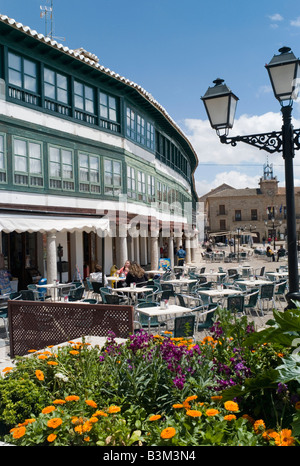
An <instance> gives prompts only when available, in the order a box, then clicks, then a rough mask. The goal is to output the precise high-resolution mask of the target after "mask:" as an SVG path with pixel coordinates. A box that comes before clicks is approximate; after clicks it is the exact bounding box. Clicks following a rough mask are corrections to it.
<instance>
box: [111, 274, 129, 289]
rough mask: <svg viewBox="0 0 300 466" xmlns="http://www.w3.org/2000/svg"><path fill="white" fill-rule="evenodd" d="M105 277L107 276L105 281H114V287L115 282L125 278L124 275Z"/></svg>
mask: <svg viewBox="0 0 300 466" xmlns="http://www.w3.org/2000/svg"><path fill="white" fill-rule="evenodd" d="M106 278H107V281H109V282H115V283H114V287H116V282H121V281H123V282H124V281H125V280H126V277H125V276H124V277H120V276H118V277H114V276H109V277H106Z"/></svg>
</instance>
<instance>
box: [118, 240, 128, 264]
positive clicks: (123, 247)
mask: <svg viewBox="0 0 300 466" xmlns="http://www.w3.org/2000/svg"><path fill="white" fill-rule="evenodd" d="M119 254H120V257H119V264H120V267H123V265H124V264H125V262H126V261H127V259H128V251H127V236H119Z"/></svg>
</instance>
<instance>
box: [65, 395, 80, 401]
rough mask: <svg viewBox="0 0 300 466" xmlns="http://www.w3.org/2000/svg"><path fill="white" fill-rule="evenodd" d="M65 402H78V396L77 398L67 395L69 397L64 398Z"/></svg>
mask: <svg viewBox="0 0 300 466" xmlns="http://www.w3.org/2000/svg"><path fill="white" fill-rule="evenodd" d="M65 400H66V401H78V400H79V396H77V395H69V396H66V398H65Z"/></svg>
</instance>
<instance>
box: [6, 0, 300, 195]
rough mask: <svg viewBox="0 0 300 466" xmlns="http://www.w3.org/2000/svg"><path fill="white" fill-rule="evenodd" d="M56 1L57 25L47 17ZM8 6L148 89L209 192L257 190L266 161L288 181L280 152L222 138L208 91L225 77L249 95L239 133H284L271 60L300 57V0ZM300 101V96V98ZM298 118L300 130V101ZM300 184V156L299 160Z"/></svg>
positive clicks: (71, 0)
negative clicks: (208, 107)
mask: <svg viewBox="0 0 300 466" xmlns="http://www.w3.org/2000/svg"><path fill="white" fill-rule="evenodd" d="M51 3H52V7H53V18H52V24H51V22H50V19H49V17H48V21H47V22H46V21H45V16H44V17H41V13H43V12H44V11H45V7H46V8H48V9H49V7H51ZM0 13H1V14H3V15H7V16H9V17H11V18H13V19H15V20H16V21H18V22H20V23H22V24H23V25H26V26H29V27H30V28H31V29H34V30H36V31H38V32H39V33H42V34H44V35H47V34H50V33H51V32H52V36H53V39H54V40H56V41H57V42H59V43H62V44H64V45H65V46H67V47H69V48H70V49H76V48H79V47H83V48H84V49H86V50H87V51H89V52H91V53H93V54H95V55H96V56H97V57H98V58H99V62H100V64H101V65H103V66H105V67H107V68H109V69H110V70H112V71H114V72H116V73H119V74H120V75H121V76H124V77H125V78H127V79H130V80H132V81H133V82H135V83H137V84H139V85H140V86H142V87H143V88H144V89H145V90H146V91H147V92H149V93H151V94H152V96H153V97H154V98H155V99H156V100H157V101H158V102H159V103H160V104H161V105H162V106H163V107H164V108H165V110H166V111H167V113H168V114H169V115H170V117H171V118H172V119H173V120H174V121H175V122H176V124H177V125H178V126H179V127H180V128H181V129H182V130H183V132H184V133H185V134H186V136H187V137H188V138H189V140H190V142H191V144H192V146H193V147H194V149H195V151H196V153H197V156H198V162H199V163H198V167H197V169H196V172H195V175H194V176H195V185H196V190H197V193H198V195H199V196H202V195H203V194H206V193H207V192H209V191H210V190H211V189H214V188H216V187H218V186H219V185H221V184H222V183H227V184H229V185H230V186H232V187H234V188H246V187H249V188H252V187H257V186H258V182H259V178H260V177H261V176H262V175H263V166H264V164H266V163H269V164H272V165H273V173H274V175H275V176H276V177H277V179H278V181H279V186H284V164H283V159H282V156H281V155H280V154H277V155H269V156H268V155H267V152H264V151H261V150H259V149H257V148H255V147H251V146H248V145H247V144H244V143H239V144H238V145H237V146H236V147H234V148H233V147H230V146H227V145H223V144H221V143H220V141H219V138H218V137H217V136H216V134H215V131H214V130H213V129H212V128H211V127H210V125H209V123H208V119H207V115H206V113H205V109H204V105H203V102H202V101H201V97H202V96H203V95H204V94H205V92H206V90H207V88H208V87H209V86H212V85H213V81H214V79H216V78H222V79H224V81H225V83H226V84H227V86H228V87H229V88H230V89H231V90H232V91H233V92H234V93H235V94H236V95H237V96H238V97H239V101H238V105H237V111H236V118H235V123H234V127H233V129H232V130H231V132H230V134H229V135H230V136H235V135H242V134H256V133H264V132H267V131H280V129H281V125H282V118H281V112H280V104H279V102H278V101H277V100H276V99H275V97H274V94H273V92H272V90H271V85H270V80H269V78H268V74H267V71H266V69H265V64H266V63H269V61H270V60H271V59H272V57H273V55H274V54H278V49H279V48H280V47H282V46H288V47H290V48H291V49H292V51H293V52H294V54H295V55H296V56H297V57H299V56H300V2H299V0H284V1H282V0H252V1H249V2H246V1H241V0H227V1H226V2H224V0H214V1H213V2H208V1H207V0H184V1H183V0H151V2H150V1H149V0H126V1H125V0H84V1H80V0H53V1H52V2H51V0H0ZM298 100H299V99H298ZM298 100H297V101H296V102H295V103H294V108H293V125H294V128H295V129H296V128H297V129H298V128H300V102H298ZM294 178H295V186H300V153H299V154H298V153H297V151H296V155H295V159H294Z"/></svg>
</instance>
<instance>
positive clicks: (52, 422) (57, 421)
mask: <svg viewBox="0 0 300 466" xmlns="http://www.w3.org/2000/svg"><path fill="white" fill-rule="evenodd" d="M61 424H62V419H61V418H60V417H54V418H52V419H49V421H48V422H47V426H48V427H51V428H52V429H56V427H59V426H60V425H61Z"/></svg>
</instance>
